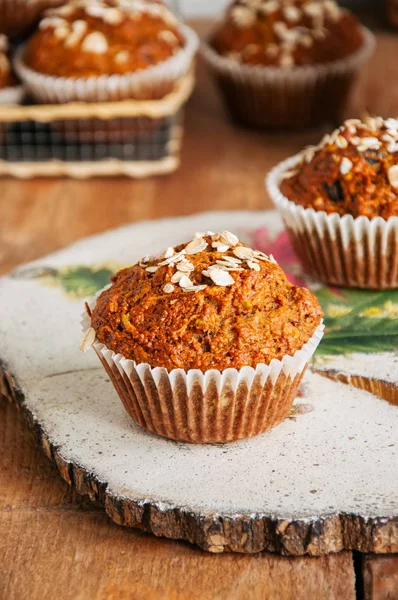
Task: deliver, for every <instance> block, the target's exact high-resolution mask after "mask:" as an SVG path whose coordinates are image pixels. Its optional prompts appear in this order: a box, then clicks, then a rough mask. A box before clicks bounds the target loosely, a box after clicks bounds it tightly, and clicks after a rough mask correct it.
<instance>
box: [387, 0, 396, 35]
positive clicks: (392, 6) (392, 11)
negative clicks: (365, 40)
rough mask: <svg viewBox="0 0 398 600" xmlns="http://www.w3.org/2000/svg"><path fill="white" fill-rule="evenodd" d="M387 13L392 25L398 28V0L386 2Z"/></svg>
mask: <svg viewBox="0 0 398 600" xmlns="http://www.w3.org/2000/svg"><path fill="white" fill-rule="evenodd" d="M386 11H387V19H388V22H389V23H390V25H392V26H393V27H395V28H398V0H386Z"/></svg>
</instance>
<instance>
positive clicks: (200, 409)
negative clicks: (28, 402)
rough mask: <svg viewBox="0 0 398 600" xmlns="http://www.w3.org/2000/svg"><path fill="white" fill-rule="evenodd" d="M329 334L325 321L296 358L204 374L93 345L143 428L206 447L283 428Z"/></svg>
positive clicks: (87, 327)
mask: <svg viewBox="0 0 398 600" xmlns="http://www.w3.org/2000/svg"><path fill="white" fill-rule="evenodd" d="M101 292H102V290H101ZM90 326H91V321H90V318H89V317H88V316H87V315H85V316H83V321H82V327H83V331H84V332H85V336H86V337H87V333H89V334H90V333H92V332H94V330H91V329H90ZM323 333H324V325H323V322H322V323H321V324H320V325H319V326H318V327H317V329H316V330H315V332H314V334H313V335H312V337H311V338H310V339H309V340H308V342H307V343H306V344H304V346H303V347H302V348H301V349H300V350H298V351H297V352H296V353H295V354H294V355H293V356H285V357H284V358H283V359H282V360H276V359H274V360H272V361H271V363H270V364H269V365H265V364H259V365H257V367H256V368H255V369H254V368H252V367H243V368H242V369H240V370H237V369H225V370H224V371H218V370H216V369H210V370H208V371H205V372H204V373H203V372H202V371H200V370H198V369H190V370H188V371H184V370H183V369H173V370H172V371H167V369H165V368H161V367H154V368H152V367H151V366H150V365H149V364H146V363H143V364H136V363H135V362H134V361H133V360H129V359H126V358H124V356H122V355H121V354H115V352H113V351H112V350H110V349H109V348H107V347H106V346H105V345H104V344H102V343H100V342H98V341H94V340H93V344H92V346H93V348H94V350H95V352H96V354H97V356H98V358H99V359H100V361H101V363H102V365H103V367H104V368H105V370H106V372H107V373H108V375H109V377H110V379H111V381H112V383H113V385H114V387H115V389H116V391H117V393H118V395H119V397H120V399H121V401H122V403H123V405H124V407H125V409H126V411H127V412H128V414H129V415H130V416H131V417H132V419H133V420H134V421H135V422H136V423H137V424H138V425H140V426H141V427H143V428H144V429H147V430H148V431H151V432H153V433H156V434H158V435H161V436H163V437H167V438H171V439H173V440H178V441H185V442H192V443H202V444H203V443H220V442H232V441H235V440H239V439H244V438H249V437H253V436H256V435H259V434H260V433H263V432H264V431H267V430H268V429H271V428H272V427H275V426H276V425H278V424H279V423H281V422H282V421H283V420H284V419H285V418H286V417H287V416H288V415H289V413H290V410H291V407H292V404H293V401H294V399H295V397H296V395H297V392H298V388H299V385H300V383H301V380H302V378H303V376H304V373H305V371H306V368H307V365H308V363H309V361H310V360H311V358H312V356H313V354H314V352H315V350H316V348H317V347H318V344H319V343H320V341H321V339H322V337H323ZM93 338H95V332H94V333H93ZM89 345H91V343H90V344H89Z"/></svg>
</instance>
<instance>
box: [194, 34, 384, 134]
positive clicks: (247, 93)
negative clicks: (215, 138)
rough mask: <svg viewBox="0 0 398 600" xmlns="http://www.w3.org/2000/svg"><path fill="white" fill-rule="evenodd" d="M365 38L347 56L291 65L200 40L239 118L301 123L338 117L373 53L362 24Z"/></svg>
mask: <svg viewBox="0 0 398 600" xmlns="http://www.w3.org/2000/svg"><path fill="white" fill-rule="evenodd" d="M361 31H362V33H363V44H362V46H361V47H360V48H359V49H358V50H357V51H356V52H354V53H352V54H350V55H349V56H347V57H346V58H344V59H340V60H336V61H333V62H330V63H323V64H314V65H304V66H296V67H293V68H291V69H284V68H280V67H265V66H261V65H254V66H253V65H245V64H241V63H239V62H238V61H237V60H234V59H233V58H228V57H225V56H222V55H220V54H218V53H217V52H216V51H215V50H214V48H212V46H211V44H210V40H211V35H210V36H209V37H208V39H207V41H204V42H203V43H202V47H201V52H202V55H203V57H204V59H205V61H206V63H207V65H208V67H209V69H210V71H211V72H212V74H213V75H214V77H215V79H216V81H217V83H218V85H219V87H220V90H221V93H222V96H223V98H224V101H225V105H226V107H227V109H228V111H229V113H230V114H231V117H232V118H233V119H235V120H236V121H238V122H240V123H242V124H244V125H247V126H249V127H258V128H284V127H290V128H303V127H309V126H315V125H319V124H321V123H324V122H327V121H339V120H340V119H341V116H342V113H343V111H344V108H345V106H346V102H347V99H348V96H349V93H350V91H351V88H352V84H353V83H354V81H355V78H356V76H357V75H358V74H359V72H360V69H361V68H362V67H363V65H364V63H365V62H367V60H368V59H369V58H370V56H371V55H372V54H373V52H374V49H375V46H376V42H375V37H374V35H373V34H372V33H371V32H370V31H369V30H368V29H367V28H366V27H361Z"/></svg>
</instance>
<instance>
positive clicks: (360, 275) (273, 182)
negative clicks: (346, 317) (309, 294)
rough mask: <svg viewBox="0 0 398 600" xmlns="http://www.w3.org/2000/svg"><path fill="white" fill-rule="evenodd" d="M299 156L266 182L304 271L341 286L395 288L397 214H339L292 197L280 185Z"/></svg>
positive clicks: (282, 165)
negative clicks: (355, 216) (300, 204)
mask: <svg viewBox="0 0 398 600" xmlns="http://www.w3.org/2000/svg"><path fill="white" fill-rule="evenodd" d="M300 160H301V155H300V154H299V155H297V156H294V157H292V158H290V159H288V160H286V161H284V162H283V163H281V164H279V165H278V166H277V167H275V168H274V169H273V170H272V171H271V173H270V174H269V175H268V177H267V182H266V183H267V188H268V193H269V195H270V196H271V198H272V200H273V202H274V204H275V206H276V208H277V209H278V210H279V212H280V214H281V216H282V218H283V221H284V223H285V226H286V228H287V230H288V232H289V235H290V238H291V240H292V243H293V246H294V249H295V252H296V254H297V256H298V257H299V259H300V261H301V262H302V264H303V267H304V269H305V271H306V273H307V274H308V275H310V276H311V277H312V278H314V279H317V280H319V281H323V282H325V283H327V284H332V285H337V286H342V287H358V288H369V289H380V290H382V289H391V288H397V287H398V217H391V218H389V219H387V220H386V219H382V218H381V217H376V218H374V219H368V218H367V217H357V218H354V217H353V216H352V215H344V216H343V217H340V215H338V214H337V213H332V214H329V215H328V214H326V212H324V211H315V210H314V209H313V208H304V207H302V206H299V205H297V204H295V203H294V202H292V201H290V200H288V199H287V198H286V197H285V196H284V195H283V194H282V193H281V191H280V189H279V186H280V183H281V181H282V179H283V174H284V173H286V172H287V171H289V170H291V169H293V168H294V167H296V166H297V164H298V163H299V162H300Z"/></svg>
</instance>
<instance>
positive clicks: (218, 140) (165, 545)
mask: <svg viewBox="0 0 398 600" xmlns="http://www.w3.org/2000/svg"><path fill="white" fill-rule="evenodd" d="M378 41H379V47H378V50H377V53H376V55H375V57H374V59H373V60H372V63H371V65H370V69H369V77H368V78H366V77H365V74H364V76H363V78H362V80H361V82H360V84H359V86H358V89H357V90H356V93H355V96H354V98H353V103H352V106H351V107H350V109H349V113H350V115H354V114H356V115H358V114H360V113H361V111H363V110H365V109H367V110H369V111H370V112H372V113H377V114H382V115H383V116H388V115H396V114H398V72H397V70H396V65H395V61H394V57H395V56H396V55H397V51H398V35H397V34H394V33H388V32H382V31H380V32H378ZM320 134H321V132H320V131H319V130H318V131H312V132H306V133H288V134H283V135H276V134H272V135H271V134H268V135H265V134H263V133H253V132H249V131H245V130H242V129H238V128H236V127H234V126H232V125H231V124H230V123H229V122H228V121H227V119H226V118H225V116H224V114H223V111H222V107H221V105H220V102H219V99H218V97H217V95H216V93H215V91H214V89H213V86H212V85H211V83H210V82H209V80H208V78H207V75H206V73H205V70H204V68H203V65H202V64H199V82H198V86H197V89H196V91H195V93H194V96H193V98H192V100H191V102H190V104H189V107H188V110H187V117H186V139H185V144H184V149H183V162H182V166H181V168H180V170H179V171H178V172H177V173H175V174H173V175H171V176H167V177H159V178H156V179H155V178H154V179H148V180H144V181H130V180H128V179H111V180H109V179H107V180H100V179H97V180H93V181H72V180H68V179H55V180H44V179H40V180H34V181H17V180H13V179H4V180H2V181H0V207H1V221H0V223H1V224H0V272H3V273H5V272H7V271H8V270H10V269H12V268H13V267H15V266H16V265H18V264H20V263H22V262H26V261H28V260H32V259H34V258H36V257H39V256H41V255H43V254H45V253H48V252H51V251H53V250H55V249H57V248H60V247H62V246H64V245H66V244H69V243H70V242H72V241H74V240H76V239H78V238H81V237H84V236H87V235H90V234H93V233H96V232H99V231H103V230H105V229H107V228H111V227H117V226H118V225H121V224H122V223H126V222H131V221H138V220H141V219H154V218H161V217H166V216H174V215H183V214H190V213H193V212H197V211H204V210H219V209H228V210H234V209H244V208H245V209H262V208H264V209H265V208H270V202H269V200H268V199H267V197H266V195H265V192H264V189H263V178H264V174H265V172H266V171H267V170H268V169H269V168H270V167H272V166H273V165H274V164H275V163H276V162H278V161H279V160H281V159H283V158H284V157H286V156H288V155H290V154H293V153H294V152H296V151H298V150H299V149H300V148H301V147H302V146H303V145H304V144H307V143H311V142H315V141H316V140H317V139H319V136H320ZM3 400H4V399H3ZM356 597H357V598H362V597H365V598H367V599H372V600H387V599H390V600H393V599H397V598H398V557H397V558H394V557H392V556H379V557H377V556H355V557H353V555H352V554H351V553H350V552H344V553H341V554H338V555H331V556H327V557H323V558H297V559H296V558H282V557H278V556H273V555H267V554H261V555H256V556H240V555H232V554H230V555H222V556H218V555H208V554H205V553H203V552H201V551H200V550H198V549H196V548H193V547H191V546H189V545H188V544H185V543H181V542H172V541H168V540H164V539H156V538H155V537H152V536H150V535H145V534H142V533H140V532H137V531H133V530H127V529H123V528H121V527H118V526H117V525H115V524H113V523H111V521H110V520H109V519H108V517H107V516H106V515H105V513H104V512H103V511H102V510H100V509H97V508H95V507H93V506H92V505H91V504H90V503H89V502H88V501H87V499H86V498H84V497H80V496H78V495H77V494H76V493H75V492H74V491H73V490H71V489H70V488H69V487H68V486H67V484H66V483H64V482H63V481H62V480H61V479H60V477H59V475H58V474H57V472H56V470H55V468H53V467H52V466H51V465H50V464H49V463H48V461H47V459H45V457H44V456H43V454H42V453H41V451H40V450H39V449H38V448H37V446H36V445H35V443H34V442H33V440H32V438H31V436H30V434H29V433H28V432H27V430H26V427H25V424H24V422H23V420H22V417H21V416H20V415H19V414H18V413H17V411H16V408H15V406H14V405H12V404H11V403H8V402H7V401H5V400H4V401H1V400H0V600H3V599H4V600H28V599H29V600H41V599H44V598H46V599H47V598H57V599H59V600H72V599H73V600H74V599H81V600H91V599H94V598H95V599H106V600H108V599H112V598H115V599H116V598H117V599H118V600H119V599H123V598H126V599H127V598H129V599H130V598H131V599H137V600H141V599H142V600H146V599H160V600H161V599H173V600H191V599H202V598H203V599H206V600H207V599H217V600H224V599H228V600H241V599H242V600H243V599H247V598H250V599H251V600H255V599H257V598H258V599H260V598H261V599H262V600H265V599H274V600H275V599H278V598H280V599H283V600H288V599H290V598H295V599H296V600H301V599H303V600H304V599H309V598H317V599H318V598H319V599H330V600H331V599H333V600H345V599H347V600H350V599H353V598H356Z"/></svg>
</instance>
